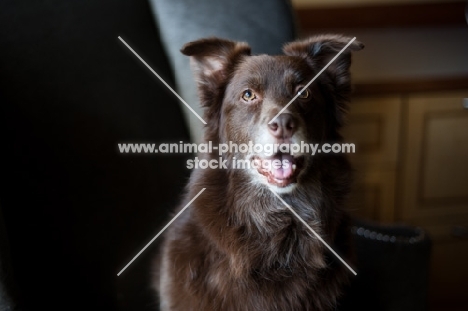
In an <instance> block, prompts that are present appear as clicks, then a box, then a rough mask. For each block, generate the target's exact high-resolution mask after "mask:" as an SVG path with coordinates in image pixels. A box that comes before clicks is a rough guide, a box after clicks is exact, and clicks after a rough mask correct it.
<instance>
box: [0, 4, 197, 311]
mask: <svg viewBox="0 0 468 311" xmlns="http://www.w3.org/2000/svg"><path fill="white" fill-rule="evenodd" d="M154 25H155V24H154V21H153V20H152V16H151V13H150V9H149V6H148V4H147V2H146V1H124V0H119V1H109V0H104V1H72V2H69V1H67V2H63V1H21V2H18V1H2V2H1V4H0V47H1V48H0V107H1V108H0V118H1V120H0V124H1V125H0V133H1V141H2V161H1V164H0V165H1V168H0V172H1V173H0V175H1V178H2V185H1V187H0V205H1V207H2V209H3V216H4V221H5V224H6V231H7V233H8V236H9V242H10V243H9V247H10V249H11V262H12V263H13V269H14V272H15V274H16V283H17V285H18V287H19V289H20V292H21V304H20V307H21V310H154V304H155V300H154V299H155V298H154V294H153V293H152V291H151V289H150V284H149V278H150V273H149V268H150V262H151V259H152V253H153V252H154V251H155V247H156V245H153V246H152V247H151V248H149V249H148V250H147V252H145V253H144V254H143V255H142V256H141V257H140V258H139V259H138V260H137V261H135V262H134V263H133V265H132V266H130V267H129V268H128V269H127V270H126V271H125V272H124V274H122V276H120V277H117V272H118V271H120V269H122V268H123V267H124V266H125V265H126V264H127V262H128V261H130V259H131V258H132V257H133V256H134V255H135V254H136V253H137V252H138V251H139V250H140V249H141V248H142V247H143V246H144V245H145V244H146V243H147V242H148V241H149V240H150V239H151V238H152V237H153V236H154V235H155V234H156V233H157V232H158V230H159V229H160V228H161V227H162V226H163V225H164V224H165V223H166V222H167V220H168V211H169V210H172V209H173V207H174V205H175V204H177V202H178V198H179V196H180V192H181V189H182V187H183V185H184V184H185V183H186V179H187V177H188V170H187V169H186V168H185V159H184V158H183V157H182V156H162V155H157V156H154V155H122V154H120V153H119V150H118V147H117V143H122V142H154V143H158V142H178V141H179V140H184V141H187V140H188V133H187V130H186V127H185V125H184V123H183V119H182V114H181V111H180V107H179V103H178V102H177V100H176V99H175V98H174V96H173V95H171V94H170V93H169V92H168V91H167V90H166V88H165V86H163V85H162V84H161V83H160V82H159V81H158V80H157V79H156V78H155V77H154V76H153V75H152V74H151V73H150V72H149V71H148V70H147V69H146V68H144V67H142V66H141V64H140V61H139V60H137V59H136V58H135V57H134V56H133V55H132V54H131V53H129V51H128V50H127V48H126V47H125V46H124V45H123V44H122V43H121V42H120V41H119V40H118V39H117V37H118V36H119V35H120V36H122V37H124V38H125V39H126V40H127V42H128V43H130V44H132V43H134V48H135V49H136V50H138V51H139V52H140V55H141V56H142V57H144V58H145V59H146V60H147V62H148V63H149V64H150V65H151V66H152V67H153V68H154V69H155V70H156V71H157V72H159V73H160V75H161V76H162V77H163V78H166V79H168V81H169V82H170V83H172V81H173V78H172V75H171V72H170V70H169V66H168V64H167V60H166V57H165V55H164V54H163V48H162V47H161V44H160V42H159V41H158V40H159V39H158V38H159V37H158V34H157V30H156V29H155V26H154Z"/></svg>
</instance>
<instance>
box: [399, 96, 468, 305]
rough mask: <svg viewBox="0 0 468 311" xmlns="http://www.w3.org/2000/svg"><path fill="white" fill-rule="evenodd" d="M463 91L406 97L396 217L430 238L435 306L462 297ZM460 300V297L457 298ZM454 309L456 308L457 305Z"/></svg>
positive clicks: (467, 253)
mask: <svg viewBox="0 0 468 311" xmlns="http://www.w3.org/2000/svg"><path fill="white" fill-rule="evenodd" d="M464 98H468V92H461V93H449V94H437V95H431V96H427V95H414V96H409V97H408V105H407V108H408V115H407V118H406V120H405V122H406V126H405V128H406V135H405V138H406V144H405V150H404V153H403V154H404V157H403V159H402V161H403V162H402V164H403V165H402V174H401V189H400V195H399V196H400V198H399V202H400V205H399V211H398V213H399V215H400V216H399V218H400V219H401V220H403V221H404V222H406V223H410V224H413V225H417V226H421V227H423V228H425V229H426V230H427V231H428V232H429V234H430V235H431V237H432V239H433V242H434V244H433V252H432V269H431V283H430V293H431V294H432V295H431V300H432V301H434V302H439V304H440V305H444V304H448V303H453V302H454V301H456V300H464V301H465V303H466V305H468V298H466V290H467V280H468V266H467V264H468V109H466V108H465V107H464V106H463V101H464ZM463 297H465V298H463ZM458 305H460V303H458Z"/></svg>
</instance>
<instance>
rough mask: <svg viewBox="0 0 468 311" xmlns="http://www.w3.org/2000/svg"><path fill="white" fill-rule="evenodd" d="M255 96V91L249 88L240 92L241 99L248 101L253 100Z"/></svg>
mask: <svg viewBox="0 0 468 311" xmlns="http://www.w3.org/2000/svg"><path fill="white" fill-rule="evenodd" d="M256 98H257V96H256V95H255V93H254V92H253V91H252V90H250V89H247V90H245V91H244V92H243V93H242V99H243V100H244V101H246V102H250V101H253V100H254V99H256Z"/></svg>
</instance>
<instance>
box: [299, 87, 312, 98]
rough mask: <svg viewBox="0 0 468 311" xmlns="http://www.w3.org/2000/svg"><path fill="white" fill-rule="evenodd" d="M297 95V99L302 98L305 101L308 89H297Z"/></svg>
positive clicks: (307, 96)
mask: <svg viewBox="0 0 468 311" xmlns="http://www.w3.org/2000/svg"><path fill="white" fill-rule="evenodd" d="M297 93H298V94H299V96H298V97H299V98H302V99H306V98H309V95H310V94H309V89H305V88H303V87H299V88H298V89H297Z"/></svg>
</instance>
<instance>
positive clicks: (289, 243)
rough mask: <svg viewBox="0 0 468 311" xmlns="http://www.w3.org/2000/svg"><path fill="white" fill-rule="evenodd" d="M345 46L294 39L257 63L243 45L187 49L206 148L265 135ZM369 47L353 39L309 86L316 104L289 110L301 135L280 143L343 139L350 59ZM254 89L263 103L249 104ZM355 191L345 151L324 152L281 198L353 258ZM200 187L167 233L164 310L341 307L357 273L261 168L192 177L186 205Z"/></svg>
mask: <svg viewBox="0 0 468 311" xmlns="http://www.w3.org/2000/svg"><path fill="white" fill-rule="evenodd" d="M349 40H350V39H349V38H344V37H341V36H334V35H330V36H319V37H314V38H310V39H308V40H305V41H298V42H292V43H289V44H287V45H286V46H285V47H284V52H285V55H282V56H268V55H258V56H250V48H249V47H248V45H246V44H245V43H237V42H232V41H227V40H222V39H217V38H209V39H203V40H199V41H195V42H191V43H188V44H187V45H185V46H184V47H183V49H182V53H184V54H186V55H189V56H191V60H192V65H193V67H194V69H195V74H196V77H197V80H198V84H199V92H200V99H201V103H202V105H203V107H205V115H204V119H205V120H206V121H207V123H208V124H207V126H206V130H205V140H206V141H212V142H213V144H218V143H224V142H228V141H233V142H235V143H237V144H241V143H248V141H249V140H252V141H254V142H255V141H256V139H257V137H265V135H266V136H268V135H267V134H265V133H268V130H265V128H266V127H267V123H268V121H270V120H271V118H272V117H273V116H275V115H276V114H277V113H278V112H279V111H280V109H281V108H282V107H284V106H285V105H286V104H287V103H288V102H289V101H290V100H291V99H292V98H293V97H294V96H295V94H296V92H297V87H298V86H299V85H302V86H303V85H305V84H307V82H309V81H310V80H311V79H312V78H313V77H314V75H315V74H316V73H317V72H319V71H320V70H321V69H322V68H323V67H324V66H325V65H326V64H327V63H328V61H329V60H330V59H331V58H333V57H334V56H335V55H336V54H337V53H338V52H339V51H340V50H341V49H342V48H343V47H344V46H345V45H346V43H348V42H349ZM361 48H362V45H361V44H360V43H358V42H354V43H353V44H352V45H351V46H350V47H349V48H348V49H347V50H346V51H345V52H344V53H343V54H342V55H341V56H340V57H339V58H338V59H337V60H336V61H335V62H334V63H333V64H332V65H331V66H330V67H329V68H328V69H327V70H326V71H325V72H324V73H323V74H322V75H320V77H319V78H318V79H317V80H316V81H314V83H312V85H311V86H310V87H309V90H310V96H309V98H307V99H300V98H298V99H297V100H296V101H295V102H294V103H292V104H291V105H290V106H289V108H288V109H287V110H286V111H285V113H287V114H288V115H289V117H290V118H291V120H294V131H295V132H294V133H295V134H291V135H290V136H291V137H289V136H288V137H286V136H281V137H280V136H278V137H277V139H278V140H292V139H293V136H294V135H296V134H297V135H301V137H304V138H305V139H306V140H307V141H308V142H315V143H333V142H340V141H341V136H340V134H339V128H340V126H341V125H342V123H343V114H344V113H345V111H346V103H347V101H348V99H349V95H350V90H351V87H350V75H349V66H350V62H351V53H350V51H352V50H359V49H361ZM246 88H249V89H252V90H253V91H254V92H255V94H256V96H257V100H256V101H254V102H252V103H250V102H249V103H246V102H243V101H242V100H241V94H242V92H243V91H244V90H245V89H246ZM259 133H260V134H259ZM262 135H263V136H262ZM270 138H271V137H270ZM270 138H268V139H270ZM234 156H235V157H237V158H238V159H239V158H245V157H246V155H242V154H237V153H234V154H226V155H224V157H225V158H226V159H228V160H229V161H230V160H232V158H233V157H234ZM205 157H206V158H213V159H218V155H217V154H212V155H205ZM259 180H260V182H259ZM350 183H351V168H350V165H349V163H348V161H347V159H346V157H345V156H344V155H343V154H335V155H331V154H317V155H315V156H314V157H311V156H307V157H305V159H304V164H303V167H302V168H301V170H300V173H299V175H298V176H297V178H295V180H294V183H293V185H289V186H290V187H293V188H291V190H290V191H289V190H288V191H285V192H281V191H280V192H279V194H280V195H281V197H282V198H283V199H284V200H285V201H286V202H287V203H288V204H289V205H290V206H292V207H293V208H294V210H295V211H296V212H297V213H298V214H299V215H300V217H301V218H302V219H304V220H305V221H306V222H307V223H308V224H309V225H310V226H311V227H312V228H313V229H314V230H315V231H316V232H317V233H318V234H319V235H320V236H321V237H323V238H324V239H325V240H326V241H327V242H328V243H329V244H330V245H331V246H332V247H333V248H335V249H336V251H337V252H338V253H339V254H341V255H342V256H344V257H345V258H346V254H347V253H348V243H347V232H348V230H347V228H346V221H347V220H346V219H347V217H346V214H345V213H344V211H343V205H344V200H345V197H346V195H347V193H348V191H349V187H350ZM202 188H206V190H205V191H204V192H203V193H202V194H201V195H200V197H198V198H197V199H196V200H195V201H194V202H193V203H192V204H191V206H190V207H189V208H188V209H187V210H186V211H185V212H184V213H183V214H182V215H181V216H180V217H179V218H178V219H177V220H176V221H175V222H174V223H173V224H172V225H171V227H170V228H169V229H168V231H167V232H166V234H165V240H164V244H163V248H162V254H161V258H160V263H161V264H160V266H159V267H158V269H159V273H158V275H159V277H158V279H157V280H155V283H156V284H155V285H156V287H157V288H159V295H160V300H161V310H163V311H168V310H171V311H188V310H194V311H199V310H204V311H211V310H225V311H237V310H239V311H240V310H265V311H268V310H334V308H335V307H336V305H337V299H338V298H339V296H340V292H341V288H342V285H343V284H345V283H346V282H347V280H348V278H349V276H350V272H349V271H348V270H347V269H346V267H344V266H343V264H342V263H341V262H339V261H338V260H337V259H336V258H335V257H334V256H333V255H332V254H331V253H329V252H328V250H326V248H325V247H324V246H323V245H322V243H321V242H320V241H319V240H318V239H317V238H316V237H315V236H314V235H313V234H312V233H310V232H309V231H308V229H307V228H305V226H304V225H303V224H301V223H300V222H299V221H298V220H297V219H296V218H295V217H294V216H293V215H292V214H291V212H290V211H289V210H288V209H287V208H286V207H285V206H284V205H283V203H282V202H281V201H279V200H278V199H277V198H276V196H275V195H274V194H273V193H272V191H275V189H277V188H275V186H271V187H270V185H268V184H267V182H262V176H261V175H259V176H258V178H257V177H256V175H255V172H254V171H248V170H241V169H232V168H231V169H227V170H225V169H205V170H202V169H199V170H194V171H193V173H192V176H191V178H190V182H189V184H188V186H187V190H186V194H185V196H184V200H183V202H182V204H181V207H182V206H185V204H187V203H188V202H189V201H190V200H191V199H192V198H193V197H194V196H195V195H196V194H197V193H198V192H199V191H200V190H201V189H202ZM272 189H273V190H272ZM288 189H289V188H288ZM279 190H281V189H278V191H279ZM179 210H180V208H179Z"/></svg>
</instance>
